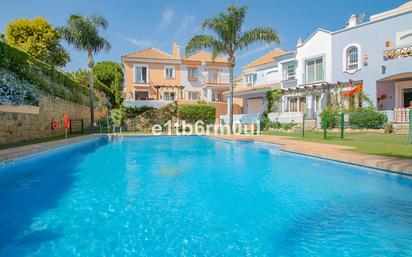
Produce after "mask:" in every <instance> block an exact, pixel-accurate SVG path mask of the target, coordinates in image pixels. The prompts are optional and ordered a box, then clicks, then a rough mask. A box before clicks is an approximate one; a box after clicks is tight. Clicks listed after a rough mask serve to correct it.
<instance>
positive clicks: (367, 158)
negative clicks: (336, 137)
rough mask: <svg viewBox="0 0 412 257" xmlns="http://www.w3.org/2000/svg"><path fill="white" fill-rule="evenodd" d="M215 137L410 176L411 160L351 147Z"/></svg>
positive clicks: (272, 138)
mask: <svg viewBox="0 0 412 257" xmlns="http://www.w3.org/2000/svg"><path fill="white" fill-rule="evenodd" d="M217 137H218V138H223V139H228V140H247V141H260V142H266V143H273V144H278V145H280V147H281V149H282V150H286V151H291V152H296V153H301V154H306V155H310V156H314V157H322V158H325V159H329V160H335V161H341V162H346V163H352V164H358V165H363V166H367V167H371V168H377V169H383V170H389V171H392V172H398V173H404V174H409V175H412V159H401V158H396V157H386V156H379V155H372V154H365V153H359V152H355V151H351V150H352V149H354V147H351V146H342V145H332V144H321V143H313V142H305V141H298V140H293V139H290V138H287V137H283V136H282V137H281V136H268V135H256V136H229V135H224V136H223V135H222V136H217Z"/></svg>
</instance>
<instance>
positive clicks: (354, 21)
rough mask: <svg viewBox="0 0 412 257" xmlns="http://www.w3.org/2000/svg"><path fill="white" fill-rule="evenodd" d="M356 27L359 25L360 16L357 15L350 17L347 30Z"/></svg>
mask: <svg viewBox="0 0 412 257" xmlns="http://www.w3.org/2000/svg"><path fill="white" fill-rule="evenodd" d="M356 25H358V15H357V14H352V15H351V16H350V17H349V19H348V22H347V23H346V27H345V28H352V27H355V26H356Z"/></svg>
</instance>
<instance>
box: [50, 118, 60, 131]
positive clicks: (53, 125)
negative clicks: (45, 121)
mask: <svg viewBox="0 0 412 257" xmlns="http://www.w3.org/2000/svg"><path fill="white" fill-rule="evenodd" d="M58 127H59V123H58V122H57V120H56V119H52V121H51V129H52V130H56V129H57V128H58Z"/></svg>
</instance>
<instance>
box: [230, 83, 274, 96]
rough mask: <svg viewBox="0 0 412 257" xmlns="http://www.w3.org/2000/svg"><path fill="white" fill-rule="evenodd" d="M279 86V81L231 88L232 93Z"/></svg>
mask: <svg viewBox="0 0 412 257" xmlns="http://www.w3.org/2000/svg"><path fill="white" fill-rule="evenodd" d="M279 86H280V83H267V84H261V85H258V86H236V87H235V88H234V89H233V92H234V93H237V92H245V91H250V92H252V91H255V90H259V89H266V88H267V89H270V88H277V87H279ZM226 93H228V92H225V94H226Z"/></svg>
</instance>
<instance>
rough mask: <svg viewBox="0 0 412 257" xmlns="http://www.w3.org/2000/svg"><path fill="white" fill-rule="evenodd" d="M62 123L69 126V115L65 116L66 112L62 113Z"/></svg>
mask: <svg viewBox="0 0 412 257" xmlns="http://www.w3.org/2000/svg"><path fill="white" fill-rule="evenodd" d="M63 123H64V126H65V127H66V128H70V119H69V116H67V114H64V119H63Z"/></svg>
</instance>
